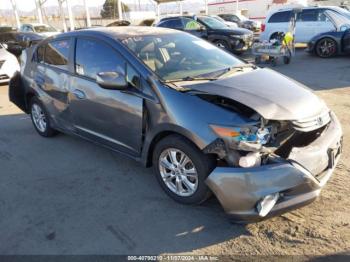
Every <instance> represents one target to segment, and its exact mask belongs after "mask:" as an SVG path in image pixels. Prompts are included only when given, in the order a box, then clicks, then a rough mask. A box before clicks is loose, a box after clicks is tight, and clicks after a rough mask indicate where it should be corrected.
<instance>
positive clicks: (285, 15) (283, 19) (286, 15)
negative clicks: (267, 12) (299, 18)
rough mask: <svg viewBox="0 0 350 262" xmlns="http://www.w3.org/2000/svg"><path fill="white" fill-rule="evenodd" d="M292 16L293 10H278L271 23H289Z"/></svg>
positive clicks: (270, 20) (271, 18)
mask: <svg viewBox="0 0 350 262" xmlns="http://www.w3.org/2000/svg"><path fill="white" fill-rule="evenodd" d="M291 16H292V12H291V11H283V12H277V13H275V14H273V15H272V16H271V17H270V19H269V23H288V22H289V21H290V19H291Z"/></svg>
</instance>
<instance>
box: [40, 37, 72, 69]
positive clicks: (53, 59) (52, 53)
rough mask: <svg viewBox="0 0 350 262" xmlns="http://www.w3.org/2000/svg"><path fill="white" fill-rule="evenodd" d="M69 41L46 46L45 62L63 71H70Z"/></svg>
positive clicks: (53, 42)
mask: <svg viewBox="0 0 350 262" xmlns="http://www.w3.org/2000/svg"><path fill="white" fill-rule="evenodd" d="M69 42H70V41H69V40H58V41H52V42H50V43H48V44H47V45H46V50H45V56H44V61H45V63H46V64H49V65H53V66H56V67H58V68H61V69H68V57H69V46H70V43H69Z"/></svg>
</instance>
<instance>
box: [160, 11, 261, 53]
mask: <svg viewBox="0 0 350 262" xmlns="http://www.w3.org/2000/svg"><path fill="white" fill-rule="evenodd" d="M157 26H158V27H166V28H172V29H178V30H182V31H185V32H188V33H191V34H193V35H195V36H198V37H201V38H204V39H207V40H208V41H210V42H212V43H214V44H215V45H216V46H218V47H220V48H224V49H226V50H229V51H232V52H234V53H236V54H241V53H243V52H244V51H246V50H247V49H249V47H250V46H251V45H252V43H253V41H254V35H253V32H252V31H250V30H247V29H244V28H236V29H233V28H230V27H228V26H227V25H225V24H224V23H222V22H220V21H219V20H217V19H215V18H213V17H210V16H176V17H168V18H163V19H161V20H160V22H159V23H158V24H157Z"/></svg>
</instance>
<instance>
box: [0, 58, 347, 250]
mask: <svg viewBox="0 0 350 262" xmlns="http://www.w3.org/2000/svg"><path fill="white" fill-rule="evenodd" d="M246 58H247V59H248V60H249V59H250V58H249V57H248V56H247V57H246ZM349 59H350V58H349V57H341V58H340V57H339V58H333V59H327V60H325V59H319V58H316V57H311V56H309V55H307V54H305V53H304V52H303V51H299V52H297V56H296V57H295V59H294V60H293V61H292V64H290V65H288V66H286V65H282V64H280V65H278V66H277V67H276V68H274V69H275V70H277V71H279V72H281V73H283V74H286V75H288V76H290V77H292V78H294V79H296V80H298V81H300V82H302V83H304V84H306V85H308V86H309V87H311V88H312V89H314V90H315V92H316V93H317V94H318V95H319V96H321V97H322V98H323V99H325V101H326V102H327V104H328V105H329V107H330V108H331V109H332V110H334V111H335V112H336V114H337V116H338V118H339V119H340V121H341V123H342V126H343V131H344V152H343V156H342V158H341V160H340V163H339V165H338V166H337V168H336V170H335V174H334V175H333V177H332V178H331V179H330V181H329V182H328V184H327V185H326V187H325V188H324V190H323V192H322V194H321V196H320V197H319V199H318V200H316V201H315V202H314V203H312V204H311V205H309V206H306V207H304V208H302V209H299V210H296V211H292V212H290V213H287V214H284V215H281V216H279V217H275V218H272V219H269V220H267V221H263V222H260V223H256V224H249V225H237V224H232V223H230V222H229V221H228V220H227V218H226V216H225V214H224V212H223V211H222V209H221V207H220V205H219V204H218V202H217V201H216V199H215V198H213V199H211V200H209V201H208V202H207V203H205V204H204V205H202V206H198V207H189V206H182V205H179V204H177V203H175V202H173V201H172V200H170V199H169V198H168V197H167V196H166V195H165V194H164V193H163V192H162V191H161V189H160V187H159V186H158V184H157V182H156V180H155V178H154V177H153V175H152V170H150V169H145V168H143V167H142V166H141V165H139V164H138V163H136V162H134V161H132V160H129V159H126V158H124V157H122V156H120V155H116V154H114V153H111V152H109V151H108V150H106V149H103V148H100V147H97V146H95V145H93V144H90V143H88V142H85V141H82V140H79V139H77V138H73V137H69V136H66V135H59V136H57V137H55V138H53V139H44V138H41V137H39V136H38V135H37V134H36V133H35V131H34V129H33V128H32V125H31V122H30V119H29V117H28V116H26V115H24V114H22V113H21V112H20V111H19V110H18V109H17V108H16V107H15V106H13V105H12V104H10V103H9V102H8V100H7V86H6V85H3V86H0V243H1V244H0V254H164V253H167V254H169V253H171V254H180V253H181V254H182V253H190V254H213V255H232V256H235V255H334V254H345V253H349V251H350V198H349V188H350V161H349V160H350V149H349V144H350V135H349V134H350V124H349V123H350V66H349V65H350V63H349Z"/></svg>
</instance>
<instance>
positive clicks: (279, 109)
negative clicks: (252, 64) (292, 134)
mask: <svg viewBox="0 0 350 262" xmlns="http://www.w3.org/2000/svg"><path fill="white" fill-rule="evenodd" d="M186 87H188V88H190V89H192V90H197V91H202V92H205V93H209V94H213V95H218V96H222V97H226V98H230V99H232V100H235V101H237V102H240V103H242V104H244V105H246V106H248V107H250V108H252V109H254V110H255V111H256V112H258V113H259V114H260V115H261V116H263V117H264V118H265V119H270V120H301V119H305V118H311V117H316V116H318V115H319V114H321V113H322V112H324V111H325V110H328V108H327V106H326V105H325V103H324V102H323V101H322V100H321V99H319V98H318V97H317V96H316V95H314V94H313V93H312V92H311V91H310V90H309V89H308V88H307V87H306V86H304V85H302V84H300V83H298V82H296V81H294V80H292V79H290V78H288V77H286V76H283V75H282V74H279V73H277V72H275V71H272V70H270V69H256V70H252V71H250V72H246V73H241V74H237V75H235V76H233V77H229V78H225V79H221V80H216V81H212V82H205V83H200V84H194V85H187V86H186Z"/></svg>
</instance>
